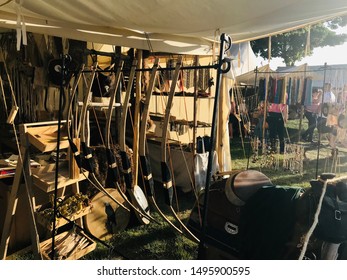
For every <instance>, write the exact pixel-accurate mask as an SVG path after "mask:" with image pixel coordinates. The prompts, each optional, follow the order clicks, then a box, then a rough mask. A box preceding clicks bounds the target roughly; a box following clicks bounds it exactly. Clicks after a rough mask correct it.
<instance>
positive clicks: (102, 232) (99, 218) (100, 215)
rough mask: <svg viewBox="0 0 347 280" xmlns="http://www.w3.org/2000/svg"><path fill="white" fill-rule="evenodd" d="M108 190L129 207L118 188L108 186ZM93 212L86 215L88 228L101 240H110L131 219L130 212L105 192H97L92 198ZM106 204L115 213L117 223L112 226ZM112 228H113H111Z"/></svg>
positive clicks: (85, 219) (85, 221)
mask: <svg viewBox="0 0 347 280" xmlns="http://www.w3.org/2000/svg"><path fill="white" fill-rule="evenodd" d="M106 190H107V192H108V193H109V194H110V195H111V196H112V197H114V198H115V199H116V200H117V201H119V202H120V203H122V204H123V205H124V206H126V207H128V208H129V206H128V205H127V203H126V202H125V200H124V199H123V198H122V196H121V195H120V194H119V192H118V191H117V190H116V189H112V188H106ZM91 204H92V210H91V213H89V214H88V215H86V216H84V217H83V218H84V224H85V228H86V230H88V231H89V232H90V233H91V234H92V235H94V236H96V237H97V238H99V239H101V240H108V239H110V238H111V237H112V235H113V234H114V233H117V232H120V231H122V230H124V229H125V228H126V227H127V226H128V224H129V220H130V212H129V211H127V210H125V209H123V208H122V207H120V206H119V205H118V204H117V203H116V202H114V201H113V200H112V199H111V198H109V197H108V196H107V195H105V194H103V193H101V192H100V193H97V194H96V195H95V196H94V197H93V198H92V199H91ZM106 204H109V205H110V206H111V207H112V209H113V211H114V213H115V223H114V224H113V226H111V227H110V224H109V223H108V217H107V214H106V206H105V205H106ZM111 228H112V229H111Z"/></svg>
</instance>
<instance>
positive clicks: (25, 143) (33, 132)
mask: <svg viewBox="0 0 347 280" xmlns="http://www.w3.org/2000/svg"><path fill="white" fill-rule="evenodd" d="M61 123H62V127H61V128H63V125H64V123H66V122H65V121H62V122H61ZM57 131H58V122H56V121H53V122H38V123H29V124H21V125H19V133H20V143H21V145H20V151H19V152H20V156H19V157H18V161H17V166H16V172H15V175H14V179H13V185H12V188H11V194H10V198H9V205H8V208H7V212H6V216H5V222H4V228H3V232H2V235H1V243H0V258H1V259H6V255H7V249H8V245H9V241H10V237H11V236H10V232H11V227H12V222H13V217H14V215H15V213H16V208H17V203H19V202H17V200H18V199H17V197H18V191H19V188H20V187H21V186H23V183H22V181H23V180H22V179H24V186H25V192H26V199H27V201H28V207H29V209H28V210H29V211H28V213H29V216H30V217H29V219H30V236H31V247H32V251H33V253H34V256H35V258H37V259H49V257H48V256H46V257H45V255H44V254H43V252H42V248H43V245H44V246H46V245H47V242H48V241H46V243H44V244H42V243H40V238H39V233H38V230H37V224H36V222H37V213H36V210H37V208H38V207H37V206H36V205H35V196H34V195H33V191H32V186H33V185H35V186H36V187H38V188H39V189H41V190H43V191H44V192H46V193H48V192H51V191H53V190H54V189H55V187H57V188H63V187H64V188H65V187H67V186H71V187H73V191H74V192H75V193H76V192H79V186H78V182H79V181H81V180H84V179H85V178H87V176H88V173H85V174H81V173H79V170H78V168H77V167H76V166H75V165H76V164H75V161H74V160H72V158H73V156H72V153H70V152H69V157H70V158H69V159H70V160H69V167H68V168H66V169H62V170H59V176H58V177H59V178H58V182H57V183H56V182H55V179H54V178H55V176H54V175H55V168H54V166H51V165H49V166H47V167H42V168H36V169H35V170H31V168H30V157H29V151H30V147H31V146H33V147H35V148H36V149H38V150H39V151H41V152H50V151H54V150H56V148H57V143H58V141H57ZM54 137H55V138H54ZM76 141H78V139H76ZM59 144H60V145H59V147H60V149H66V148H69V143H68V139H67V137H66V136H64V133H63V132H62V133H61V138H60V143H59ZM56 185H57V186H56ZM88 212H89V211H84V212H83V214H88ZM73 218H74V219H76V218H78V217H77V216H76V217H73ZM80 220H81V219H80ZM81 222H82V220H81ZM62 224H64V223H61V224H60V225H58V226H61V225H62ZM56 238H57V237H56ZM88 242H89V243H88V244H87V245H88V246H87V247H85V248H84V249H83V250H80V251H79V252H78V254H71V255H70V258H75V257H78V258H80V257H81V256H83V254H86V253H88V252H90V251H91V250H93V249H94V248H95V246H94V245H95V244H94V242H93V241H92V240H88Z"/></svg>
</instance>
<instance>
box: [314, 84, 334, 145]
mask: <svg viewBox="0 0 347 280" xmlns="http://www.w3.org/2000/svg"><path fill="white" fill-rule="evenodd" d="M335 105H336V96H335V94H334V93H333V92H332V90H331V84H330V83H325V84H324V90H323V100H322V103H321V104H320V108H319V110H320V115H319V117H318V122H317V129H318V132H319V133H321V134H325V133H326V134H328V139H329V144H330V145H334V143H333V142H334V139H335V138H336V131H335V130H334V124H333V123H332V122H331V121H329V122H328V121H327V120H328V115H329V111H332V110H333V109H334V107H335Z"/></svg>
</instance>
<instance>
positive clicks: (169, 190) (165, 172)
mask: <svg viewBox="0 0 347 280" xmlns="http://www.w3.org/2000/svg"><path fill="white" fill-rule="evenodd" d="M181 67H182V57H181V56H180V57H179V59H178V61H177V64H176V67H175V72H174V75H173V77H172V83H171V87H170V92H169V96H168V101H167V104H166V110H165V117H164V124H163V127H162V142H161V174H162V184H163V187H164V189H165V190H166V192H165V194H166V195H165V203H166V204H167V206H168V207H169V209H170V211H171V213H172V214H173V216H174V218H175V219H176V221H177V222H178V223H179V224H180V226H181V227H182V229H183V230H184V233H185V234H187V237H189V238H190V239H192V240H193V241H196V242H199V239H198V238H197V237H196V236H195V235H194V234H193V233H192V232H191V231H190V230H189V229H188V228H187V227H186V225H185V224H184V223H183V222H182V220H181V219H180V218H179V217H178V215H177V213H176V211H175V209H174V208H173V206H172V200H173V192H174V190H173V184H172V176H171V171H170V168H169V166H168V164H167V155H166V149H167V142H168V141H167V140H168V137H167V135H168V126H169V120H170V111H171V107H172V103H173V98H174V95H175V90H176V85H177V81H178V77H179V73H180V69H181Z"/></svg>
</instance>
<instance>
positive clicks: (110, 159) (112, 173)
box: [106, 61, 155, 224]
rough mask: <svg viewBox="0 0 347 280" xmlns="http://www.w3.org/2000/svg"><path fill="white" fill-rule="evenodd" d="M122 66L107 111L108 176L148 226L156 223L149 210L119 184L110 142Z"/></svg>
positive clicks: (117, 74)
mask: <svg viewBox="0 0 347 280" xmlns="http://www.w3.org/2000/svg"><path fill="white" fill-rule="evenodd" d="M122 66H123V61H122V62H121V67H118V70H117V73H116V81H115V86H114V88H113V89H112V91H111V94H110V103H109V106H108V111H107V116H106V155H107V161H108V174H109V175H110V176H111V178H112V180H113V181H114V182H115V184H116V188H117V189H118V191H119V193H120V195H121V196H122V198H123V199H124V200H125V201H126V202H127V203H128V204H129V205H130V207H131V208H132V209H134V211H135V215H136V216H137V217H138V218H139V221H140V222H142V223H143V224H148V223H149V221H151V220H152V221H155V220H154V219H153V218H152V217H151V216H150V215H149V214H147V211H148V209H146V208H145V209H143V208H142V206H143V205H142V204H141V203H140V202H139V201H138V200H137V197H136V196H135V195H133V192H132V189H131V186H129V185H128V184H127V185H126V187H127V190H128V193H129V195H130V197H131V200H132V201H130V200H129V199H128V197H127V196H126V194H125V193H124V192H123V191H122V189H121V187H120V185H119V183H118V182H119V179H120V176H119V172H118V165H117V161H116V157H115V155H114V153H113V151H112V148H111V143H110V140H111V136H110V131H111V120H112V111H113V110H112V109H113V104H114V100H115V95H116V91H117V89H118V86H119V83H120V76H121V68H122ZM135 66H136V65H135ZM132 72H133V73H131V75H132V77H134V74H135V68H134V67H132ZM129 83H130V80H129ZM131 86H132V81H131V85H130V84H129V91H130V89H131ZM126 105H127V104H126ZM126 156H127V155H126ZM128 183H129V182H128ZM130 183H131V182H130ZM129 188H130V189H129Z"/></svg>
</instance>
